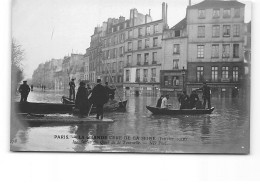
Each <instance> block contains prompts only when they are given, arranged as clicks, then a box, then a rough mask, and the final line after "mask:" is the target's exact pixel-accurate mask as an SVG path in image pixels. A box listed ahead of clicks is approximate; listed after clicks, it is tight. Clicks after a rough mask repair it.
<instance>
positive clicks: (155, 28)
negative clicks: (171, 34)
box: [154, 24, 159, 33]
mask: <svg viewBox="0 0 260 184" xmlns="http://www.w3.org/2000/svg"><path fill="white" fill-rule="evenodd" d="M158 27H159V26H158V24H156V25H154V33H158V32H159V29H158Z"/></svg>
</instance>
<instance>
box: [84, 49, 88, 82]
mask: <svg viewBox="0 0 260 184" xmlns="http://www.w3.org/2000/svg"><path fill="white" fill-rule="evenodd" d="M84 68H85V73H84V80H86V81H88V82H89V51H88V49H86V53H85V54H84Z"/></svg>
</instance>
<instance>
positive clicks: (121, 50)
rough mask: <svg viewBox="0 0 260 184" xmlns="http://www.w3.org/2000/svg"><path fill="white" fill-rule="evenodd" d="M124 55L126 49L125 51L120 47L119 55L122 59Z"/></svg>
mask: <svg viewBox="0 0 260 184" xmlns="http://www.w3.org/2000/svg"><path fill="white" fill-rule="evenodd" d="M123 54H124V49H123V47H119V55H120V57H122V56H123Z"/></svg>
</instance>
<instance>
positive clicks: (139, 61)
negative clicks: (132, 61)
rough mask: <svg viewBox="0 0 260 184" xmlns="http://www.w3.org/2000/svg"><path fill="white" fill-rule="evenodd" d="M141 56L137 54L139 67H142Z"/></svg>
mask: <svg viewBox="0 0 260 184" xmlns="http://www.w3.org/2000/svg"><path fill="white" fill-rule="evenodd" d="M141 57H142V56H141V54H137V65H141Z"/></svg>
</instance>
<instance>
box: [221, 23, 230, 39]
mask: <svg viewBox="0 0 260 184" xmlns="http://www.w3.org/2000/svg"><path fill="white" fill-rule="evenodd" d="M223 36H224V37H230V25H224V26H223Z"/></svg>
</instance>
